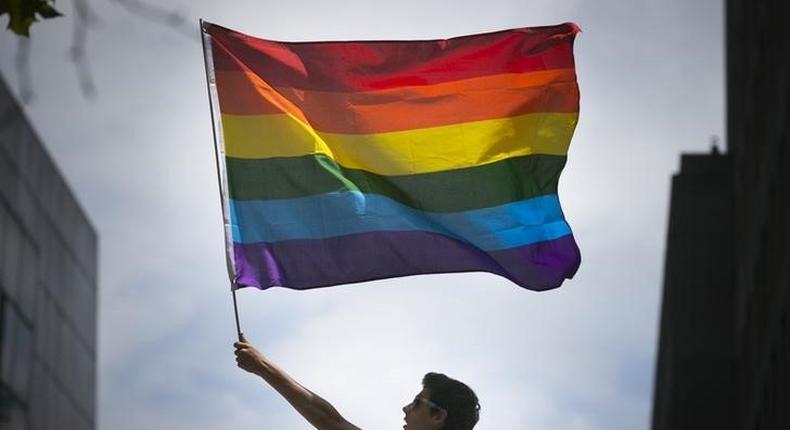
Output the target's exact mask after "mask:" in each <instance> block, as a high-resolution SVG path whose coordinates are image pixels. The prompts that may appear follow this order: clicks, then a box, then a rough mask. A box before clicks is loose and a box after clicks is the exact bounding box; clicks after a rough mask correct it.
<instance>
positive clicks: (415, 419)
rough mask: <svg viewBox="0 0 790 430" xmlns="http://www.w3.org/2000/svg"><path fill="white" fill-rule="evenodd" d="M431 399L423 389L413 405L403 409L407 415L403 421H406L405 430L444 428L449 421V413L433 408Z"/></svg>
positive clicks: (413, 401)
mask: <svg viewBox="0 0 790 430" xmlns="http://www.w3.org/2000/svg"><path fill="white" fill-rule="evenodd" d="M430 399H431V397H430V394H429V393H428V391H427V390H426V389H424V388H423V390H422V391H420V394H417V396H416V397H414V400H412V402H411V403H409V404H408V405H406V406H404V407H403V413H404V414H405V416H404V417H403V420H404V421H406V425H404V426H403V429H404V430H438V429H441V428H442V426H443V425H444V421H445V420H446V419H447V412H446V411H444V410H442V409H436V408H432V407H431V400H430Z"/></svg>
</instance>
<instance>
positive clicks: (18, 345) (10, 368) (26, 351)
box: [0, 300, 33, 399]
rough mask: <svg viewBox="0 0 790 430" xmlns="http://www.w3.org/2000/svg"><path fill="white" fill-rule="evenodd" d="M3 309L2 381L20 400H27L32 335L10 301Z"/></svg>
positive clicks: (5, 302) (0, 356)
mask: <svg viewBox="0 0 790 430" xmlns="http://www.w3.org/2000/svg"><path fill="white" fill-rule="evenodd" d="M2 308H3V310H2V314H3V316H2V318H3V330H2V339H0V340H1V341H2V342H0V343H1V344H2V350H0V379H2V381H3V382H4V383H5V384H6V385H7V386H8V387H10V388H11V391H12V392H13V394H14V395H15V396H16V397H17V398H18V399H26V398H27V396H28V391H29V389H30V366H31V361H32V360H31V358H32V350H33V338H32V333H31V330H30V327H28V326H27V325H26V324H25V323H24V322H23V321H22V319H21V318H20V317H19V314H18V313H17V311H16V309H14V307H13V306H10V302H9V301H8V300H4V301H3V305H2Z"/></svg>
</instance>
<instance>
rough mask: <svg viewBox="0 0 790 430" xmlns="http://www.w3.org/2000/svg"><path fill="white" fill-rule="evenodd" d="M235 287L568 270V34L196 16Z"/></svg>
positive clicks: (571, 78) (575, 255)
mask: <svg viewBox="0 0 790 430" xmlns="http://www.w3.org/2000/svg"><path fill="white" fill-rule="evenodd" d="M202 30H203V43H204V53H205V59H206V70H207V76H208V83H209V85H208V86H209V95H210V97H209V98H210V101H211V106H212V116H213V118H214V134H215V142H216V149H217V165H218V171H219V182H220V194H221V197H222V205H223V214H224V222H225V239H226V245H227V259H228V269H229V272H230V276H231V281H232V283H233V285H234V288H238V287H247V286H253V287H257V288H261V289H265V288H269V287H274V286H282V287H288V288H294V289H308V288H316V287H323V286H330V285H337V284H345V283H352V282H361V281H367V280H373V279H381V278H389V277H396V276H405V275H414V274H424V273H440V272H468V271H485V272H490V273H495V274H498V275H501V276H504V277H506V278H507V279H510V280H511V281H513V282H515V283H516V284H518V285H520V286H522V287H525V288H528V289H531V290H545V289H549V288H554V287H558V286H559V285H561V284H562V282H563V281H564V280H565V279H567V278H571V277H572V276H573V275H574V273H575V272H576V269H577V268H578V266H579V262H580V255H579V250H578V247H577V246H576V243H575V241H574V239H573V236H572V235H571V229H570V227H569V226H568V224H567V223H566V221H565V218H564V215H563V213H562V210H561V209H560V202H559V198H558V196H557V182H558V180H559V177H560V172H561V171H562V168H563V166H564V165H565V161H566V155H567V152H568V146H569V144H570V140H571V136H572V134H573V131H574V128H575V127H576V122H577V119H578V112H579V91H578V86H577V83H576V72H575V69H574V60H573V40H574V37H575V35H576V33H577V32H578V31H579V29H578V27H577V26H576V25H574V24H562V25H557V26H550V27H535V28H518V29H513V30H506V31H499V32H495V33H487V34H479V35H473V36H464V37H457V38H452V39H445V40H427V41H365V42H278V41H273V40H265V39H258V38H255V37H251V36H248V35H245V34H242V33H239V32H237V31H233V30H229V29H227V28H223V27H220V26H218V25H214V24H210V23H206V22H203V23H202Z"/></svg>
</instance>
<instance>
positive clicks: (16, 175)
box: [0, 79, 97, 430]
mask: <svg viewBox="0 0 790 430" xmlns="http://www.w3.org/2000/svg"><path fill="white" fill-rule="evenodd" d="M96 264H97V237H96V232H95V231H94V229H93V227H92V226H91V224H90V223H89V221H88V219H87V218H86V216H85V214H84V213H83V211H82V210H81V209H80V207H79V205H78V204H77V202H76V200H75V199H74V196H73V195H72V193H71V191H69V188H68V186H67V185H66V183H65V182H64V180H63V177H62V176H61V174H60V173H59V172H58V169H57V167H56V166H55V164H54V163H53V161H52V159H51V158H50V157H49V155H48V154H47V152H46V151H45V149H44V147H43V146H42V144H41V142H40V141H39V139H38V137H37V136H36V134H35V132H34V131H33V129H32V127H31V125H30V123H29V122H28V121H27V119H26V118H25V116H24V114H23V112H22V110H21V109H20V108H19V106H18V105H17V104H16V102H15V100H14V98H13V96H12V94H11V92H10V91H9V89H8V87H7V86H6V85H5V83H4V82H3V80H2V79H0V429H2V430H28V429H30V430H50V429H52V430H55V429H64V430H72V429H73V430H90V429H94V428H96V419H95V416H96V413H95V409H96V407H95V404H96V306H97V305H96V303H97V297H96V293H97V288H96V285H97V284H96Z"/></svg>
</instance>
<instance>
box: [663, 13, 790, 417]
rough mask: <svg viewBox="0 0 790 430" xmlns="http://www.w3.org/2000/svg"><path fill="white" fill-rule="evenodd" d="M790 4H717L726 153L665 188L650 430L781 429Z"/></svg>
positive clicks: (789, 395)
mask: <svg viewBox="0 0 790 430" xmlns="http://www.w3.org/2000/svg"><path fill="white" fill-rule="evenodd" d="M788 23H790V2H787V1H780V0H763V1H758V2H752V1H746V0H729V1H728V2H727V23H726V31H727V128H728V129H727V135H728V138H727V141H728V149H729V150H728V153H727V154H726V155H723V154H716V153H714V154H709V155H704V154H699V155H684V156H683V157H682V161H681V169H680V172H679V173H678V174H677V175H675V177H674V178H673V183H672V199H671V208H670V220H669V231H668V236H667V251H666V267H665V280H664V294H663V303H662V310H661V329H660V330H661V332H660V336H659V352H658V360H657V368H656V380H655V399H654V406H653V429H654V430H664V429H673V430H682V429H708V428H716V429H743V430H762V429H790V32H788Z"/></svg>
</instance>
